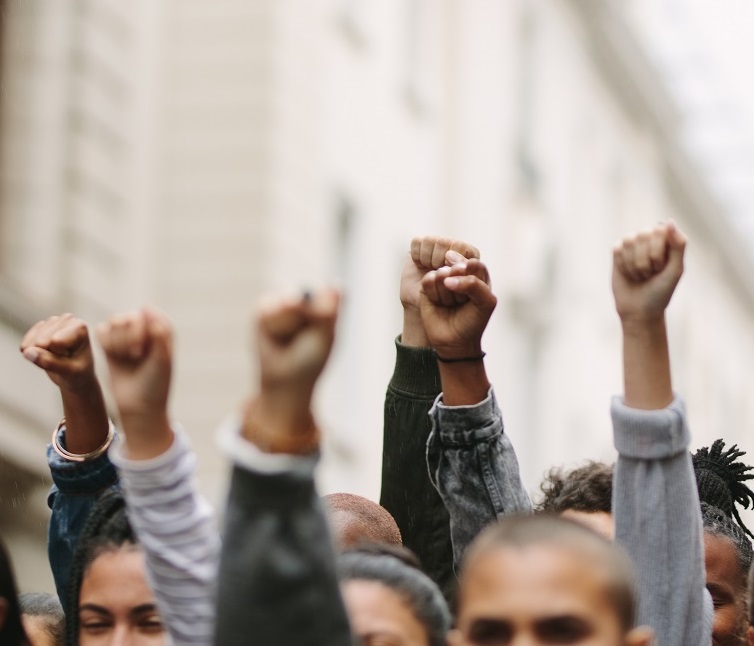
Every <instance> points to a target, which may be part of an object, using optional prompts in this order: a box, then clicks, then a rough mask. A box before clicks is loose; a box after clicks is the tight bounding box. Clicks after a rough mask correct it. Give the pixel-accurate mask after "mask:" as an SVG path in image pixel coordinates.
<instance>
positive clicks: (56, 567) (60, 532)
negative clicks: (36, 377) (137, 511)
mask: <svg viewBox="0 0 754 646" xmlns="http://www.w3.org/2000/svg"><path fill="white" fill-rule="evenodd" d="M67 439H68V438H67V430H66V429H65V428H63V429H61V431H60V432H59V434H58V441H59V442H60V443H61V444H62V445H63V446H64V448H66V449H67V448H68V444H67ZM47 464H48V466H49V468H50V475H51V476H52V480H53V483H54V486H53V488H52V490H51V492H50V495H49V497H48V499H47V502H48V505H49V507H50V509H51V510H52V514H51V516H50V523H49V527H48V538H47V550H48V557H49V561H50V568H51V570H52V574H53V577H54V579H55V588H56V590H57V593H58V596H59V597H60V601H61V603H62V604H63V607H64V608H65V607H67V606H66V596H67V593H68V579H69V572H70V567H71V563H72V562H73V554H74V552H75V550H76V545H77V544H78V540H79V536H80V534H81V530H82V529H83V527H84V524H85V523H86V520H87V518H88V517H89V512H90V511H91V508H92V506H93V505H94V502H95V501H96V499H97V497H98V496H99V495H100V493H102V491H104V490H105V489H107V488H109V487H115V486H118V473H117V471H116V470H115V466H114V465H113V464H112V462H110V459H109V457H108V455H107V453H103V454H102V455H101V456H99V457H97V458H95V459H93V460H88V461H86V462H73V461H71V460H66V459H65V458H63V457H61V456H60V455H58V454H57V453H56V452H55V450H54V449H53V448H52V446H51V445H48V447H47Z"/></svg>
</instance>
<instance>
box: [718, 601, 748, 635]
mask: <svg viewBox="0 0 754 646" xmlns="http://www.w3.org/2000/svg"><path fill="white" fill-rule="evenodd" d="M743 614H744V613H743V610H742V609H741V608H739V607H738V605H736V604H735V603H728V604H725V605H723V606H718V607H717V608H715V621H714V623H713V625H712V632H713V635H714V636H716V637H717V636H721V635H727V634H731V633H735V632H737V630H738V629H739V627H740V626H741V624H742V618H743Z"/></svg>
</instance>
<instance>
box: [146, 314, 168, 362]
mask: <svg viewBox="0 0 754 646" xmlns="http://www.w3.org/2000/svg"><path fill="white" fill-rule="evenodd" d="M144 322H145V323H146V328H147V334H148V336H149V344H150V348H151V352H152V354H153V355H154V356H155V358H157V359H161V360H163V361H170V360H171V359H172V355H173V330H172V328H171V326H170V322H169V321H168V319H167V317H166V316H165V315H164V314H163V313H162V312H160V311H158V310H156V309H152V308H145V309H144Z"/></svg>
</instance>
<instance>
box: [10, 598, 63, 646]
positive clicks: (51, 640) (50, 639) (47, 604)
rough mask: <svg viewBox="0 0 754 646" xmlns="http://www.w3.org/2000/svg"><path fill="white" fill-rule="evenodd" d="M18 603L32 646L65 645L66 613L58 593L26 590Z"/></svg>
mask: <svg viewBox="0 0 754 646" xmlns="http://www.w3.org/2000/svg"><path fill="white" fill-rule="evenodd" d="M18 603H19V605H20V607H21V619H22V620H23V624H24V628H25V629H26V634H27V636H28V638H29V643H30V644H31V646H63V644H64V643H65V613H64V612H63V606H61V605H60V599H58V597H57V595H54V594H50V593H49V592H25V593H24V594H22V595H20V596H19V597H18Z"/></svg>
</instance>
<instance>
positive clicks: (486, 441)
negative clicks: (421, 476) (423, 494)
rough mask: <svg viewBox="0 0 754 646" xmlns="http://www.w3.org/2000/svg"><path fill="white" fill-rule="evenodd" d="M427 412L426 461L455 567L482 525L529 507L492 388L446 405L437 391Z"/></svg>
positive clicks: (514, 454) (523, 510)
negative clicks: (469, 401)
mask: <svg viewBox="0 0 754 646" xmlns="http://www.w3.org/2000/svg"><path fill="white" fill-rule="evenodd" d="M430 417H431V420H432V433H431V434H430V436H429V441H428V442H427V465H428V467H429V473H430V476H431V478H432V482H433V484H434V485H435V487H436V488H437V491H438V492H439V493H440V496H441V497H442V500H443V502H444V503H445V507H446V508H447V510H448V513H449V514H450V533H451V537H452V539H453V556H454V561H455V565H456V567H458V566H460V564H461V559H462V557H463V554H464V552H465V551H466V548H467V547H468V546H469V544H470V543H471V541H473V540H474V538H476V536H477V534H479V532H481V531H482V529H484V527H485V526H487V525H488V524H489V523H491V522H493V521H495V520H497V519H498V518H501V517H502V516H507V515H509V514H515V513H528V512H531V510H532V505H531V501H530V499H529V495H528V494H527V493H526V489H525V488H524V485H523V482H522V481H521V475H520V473H519V468H518V458H517V457H516V452H515V451H514V450H513V445H512V444H511V441H510V439H509V438H508V436H507V435H506V434H505V433H504V432H503V417H502V415H501V413H500V409H499V408H498V406H497V401H496V400H495V395H494V392H493V391H492V389H490V392H489V394H488V395H487V398H486V399H484V400H483V401H481V402H479V403H478V404H476V405H474V406H445V405H443V403H442V397H438V398H437V400H436V402H435V405H434V406H433V407H432V410H431V411H430Z"/></svg>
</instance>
